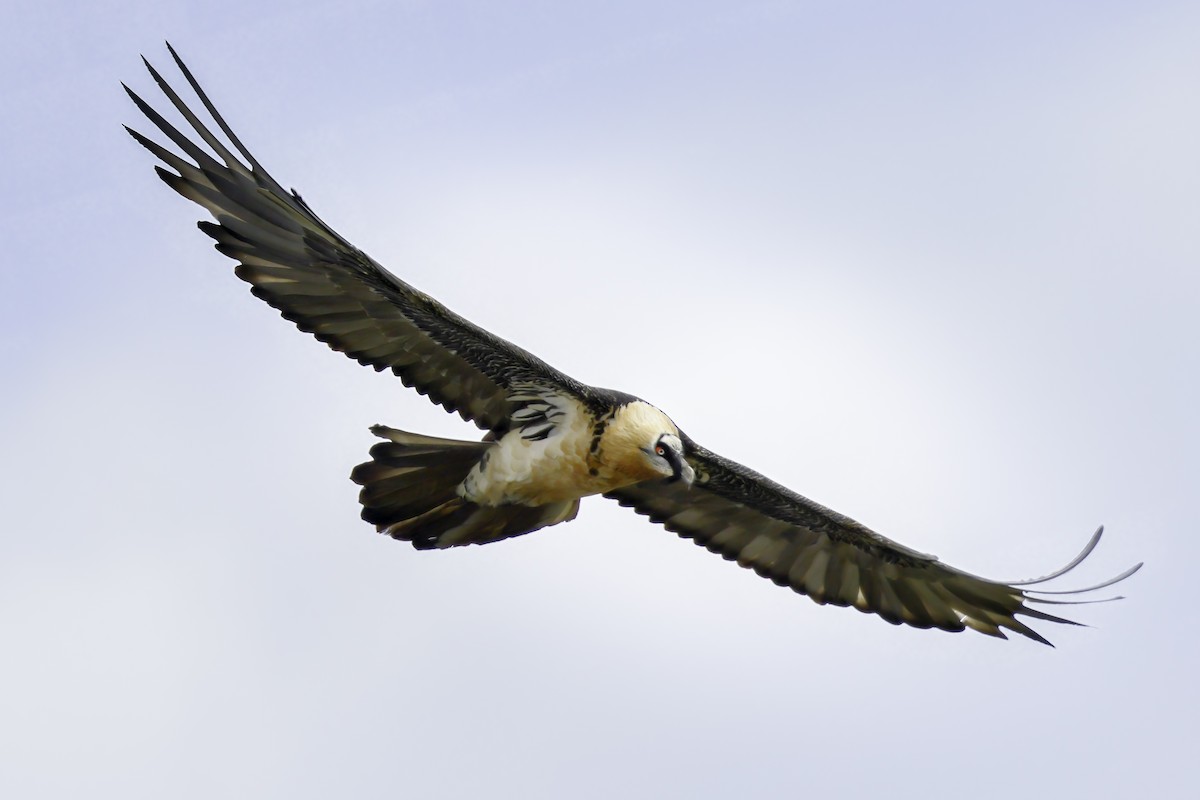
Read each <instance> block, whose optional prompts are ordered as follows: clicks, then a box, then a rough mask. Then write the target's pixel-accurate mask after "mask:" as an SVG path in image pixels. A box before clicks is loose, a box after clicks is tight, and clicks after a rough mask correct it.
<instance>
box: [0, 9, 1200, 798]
mask: <svg viewBox="0 0 1200 800" xmlns="http://www.w3.org/2000/svg"><path fill="white" fill-rule="evenodd" d="M5 27H6V29H7V32H8V36H7V37H6V46H5V48H3V49H0V91H2V93H3V99H4V107H5V108H4V113H3V114H2V115H0V152H3V154H4V169H3V171H0V240H2V241H3V243H4V248H5V251H6V257H5V261H6V263H5V264H4V268H3V269H2V270H0V357H2V358H3V385H4V387H5V388H4V391H3V392H2V393H0V436H2V439H3V443H4V444H3V448H0V504H2V507H3V509H4V519H3V522H2V523H0V795H3V796H5V797H122V798H128V797H175V798H190V797H196V798H201V797H204V798H208V797H214V796H244V797H281V798H283V797H286V798H304V797H328V796H332V795H334V794H337V795H339V796H349V797H389V798H393V797H450V798H455V797H504V798H509V797H511V798H564V797H571V798H608V797H624V796H631V797H728V796H829V795H832V794H834V793H836V794H837V795H838V796H845V797H850V796H867V795H871V794H881V793H887V794H888V795H889V796H892V797H900V798H903V797H916V796H920V797H925V798H928V797H948V796H969V797H974V798H993V797H1006V798H1007V797H1013V796H1039V797H1083V796H1091V797H1145V796H1178V795H1179V792H1180V790H1181V788H1182V787H1185V786H1186V785H1188V784H1189V783H1191V784H1193V785H1194V778H1193V769H1192V762H1193V760H1194V758H1195V752H1196V745H1197V738H1196V728H1195V719H1196V713H1197V710H1198V706H1200V702H1198V692H1197V689H1196V682H1195V676H1196V675H1197V674H1198V673H1200V654H1198V647H1200V645H1198V644H1197V633H1198V631H1197V623H1196V621H1195V619H1194V616H1193V594H1194V589H1193V586H1192V584H1193V582H1194V577H1193V569H1194V564H1195V562H1196V560H1197V556H1198V555H1200V554H1198V550H1200V547H1198V546H1197V529H1198V522H1200V520H1198V517H1200V515H1198V514H1197V512H1196V505H1197V496H1196V495H1197V485H1198V483H1200V480H1198V479H1200V457H1198V455H1197V453H1198V452H1200V435H1198V434H1200V429H1198V427H1200V426H1198V425H1197V413H1196V409H1197V408H1200V391H1198V381H1197V372H1198V370H1197V367H1198V366H1200V270H1198V266H1200V224H1198V221H1200V192H1198V191H1197V184H1198V182H1200V150H1198V149H1197V142H1200V100H1198V95H1197V93H1196V86H1197V84H1198V83H1200V47H1197V46H1196V43H1197V41H1198V40H1200V6H1197V4H1195V3H1192V2H1140V3H1129V2H1119V3H1118V2H1055V3H1045V2H1017V3H1005V4H995V3H961V2H914V3H893V2H853V3H840V2H839V3H834V2H826V3H799V2H798V3H786V2H770V3H756V2H748V3H705V2H694V1H693V2H637V3H590V2H586V3H552V2H540V3H538V2H528V3H482V2H475V3H457V2H446V3H424V2H411V3H385V2H376V3H370V2H365V3H356V2H344V3H338V4H333V3H319V4H305V3H297V2H287V3H261V4H244V3H232V2H218V3H209V4H201V3H179V2H166V3H151V2H143V1H141V0H129V1H128V2H120V1H115V2H109V3H103V4H93V5H86V4H70V3H65V2H45V3H41V4H37V5H36V6H35V5H34V4H32V3H17V4H16V5H15V6H14V7H12V8H11V9H9V10H7V11H6V15H5ZM163 39H170V40H171V41H172V43H173V44H175V45H176V47H177V48H178V49H179V50H180V52H181V53H182V55H183V56H184V57H185V58H186V59H188V61H189V63H190V66H191V67H192V69H193V70H194V71H195V72H196V74H197V76H198V77H199V79H200V80H201V81H202V82H203V83H204V84H205V86H206V87H207V89H208V91H209V92H210V94H211V95H212V97H213V98H214V100H215V101H216V103H217V104H218V106H219V107H220V108H221V109H222V110H223V112H224V113H225V115H226V117H227V118H228V119H229V120H230V122H231V123H232V124H233V126H234V128H235V129H236V130H237V131H238V132H239V133H240V135H241V137H242V138H243V139H244V140H245V141H246V142H247V144H249V146H250V147H251V148H252V149H253V150H254V151H255V152H256V154H257V155H258V157H259V158H260V160H262V161H263V162H264V163H265V165H266V166H267V168H268V169H270V170H271V171H272V172H273V173H274V174H275V175H276V177H277V178H279V179H280V181H281V182H283V183H284V184H285V185H289V186H292V185H294V186H296V187H297V188H298V189H299V190H300V191H301V192H302V193H303V194H304V195H305V197H306V198H307V199H308V200H309V201H310V203H311V204H312V205H313V206H314V208H315V209H316V210H317V212H318V213H319V214H321V215H322V217H324V218H325V219H326V220H327V221H328V222H329V223H331V224H332V225H333V226H334V227H335V228H337V229H338V230H339V231H340V232H342V233H343V234H344V235H346V236H347V237H348V238H350V239H351V240H352V241H354V242H356V243H357V244H358V245H359V246H361V247H362V248H363V249H365V250H366V251H368V252H369V253H371V254H372V255H373V256H374V257H375V258H377V259H378V260H380V261H381V262H382V263H384V264H386V265H387V266H388V267H389V268H391V269H392V270H393V271H395V272H396V273H398V274H399V275H401V276H402V277H404V278H405V279H407V280H409V281H411V282H412V283H413V284H415V285H416V286H418V287H420V288H422V289H424V290H426V291H428V292H430V293H431V294H433V295H434V296H435V297H437V298H439V299H440V300H442V301H443V302H445V303H446V304H447V305H449V306H450V307H451V308H453V309H455V310H456V311H458V312H459V313H461V314H463V315H465V316H467V317H469V318H471V319H473V320H475V321H476V322H478V323H480V324H481V325H483V326H485V327H487V328H489V329H491V330H493V331H495V332H496V333H498V334H500V335H502V336H504V337H506V338H508V339H511V340H512V341H515V342H517V343H518V344H520V345H522V346H524V347H526V348H528V349H530V350H532V351H533V352H535V353H537V354H539V355H540V356H542V357H543V358H545V359H546V360H548V361H550V362H551V363H553V364H555V365H556V366H558V367H560V368H561V369H563V370H564V371H566V372H568V373H570V374H572V375H573V376H575V377H577V378H579V379H581V380H584V381H587V382H589V383H595V384H600V385H604V386H611V387H614V388H621V389H625V390H628V391H631V392H634V393H637V394H639V395H641V396H643V397H645V398H647V399H648V400H650V401H651V402H654V403H656V404H657V405H659V406H661V407H662V408H664V409H665V410H666V411H667V412H668V413H670V414H671V415H672V416H673V417H674V419H675V420H676V421H677V422H678V423H679V424H680V425H681V426H682V427H683V428H685V429H686V430H687V431H688V432H689V433H690V434H691V435H692V436H693V437H695V438H696V439H698V440H699V441H701V442H703V443H705V444H706V445H707V446H709V447H711V448H712V449H714V450H717V451H718V452H721V453H723V454H725V455H727V456H729V457H732V458H735V459H737V460H739V461H742V462H744V463H746V464H748V465H750V466H752V467H754V468H755V469H758V470H759V471H761V472H764V473H765V474H767V475H769V476H771V477H773V478H775V479H776V480H779V481H781V482H783V483H785V484H787V485H789V486H791V487H793V488H795V489H796V490H797V491H800V492H801V493H803V494H805V495H807V496H810V497H812V498H813V499H815V500H817V501H819V502H821V503H824V504H826V505H829V506H831V507H833V508H835V509H837V510H839V511H842V512H844V513H846V514H849V515H850V516H853V517H855V518H856V519H859V520H860V521H862V522H864V523H866V524H868V525H870V526H871V527H873V528H875V529H876V530H878V531H880V532H882V533H884V534H885V535H888V536H891V537H893V538H896V539H898V540H900V541H902V542H904V543H906V544H908V545H910V546H912V547H915V548H918V549H921V550H924V551H926V552H933V553H936V554H938V555H939V556H940V557H942V558H943V559H945V560H946V561H948V562H950V563H952V564H954V565H956V566H959V567H962V568H964V569H968V570H971V571H973V572H978V573H982V574H985V575H988V576H990V577H998V578H1014V579H1015V578H1019V577H1025V576H1030V575H1035V574H1040V573H1042V572H1044V571H1046V570H1049V569H1051V568H1053V567H1056V566H1058V565H1059V564H1060V563H1062V562H1065V561H1066V560H1067V559H1069V558H1070V557H1071V556H1072V555H1074V553H1075V552H1076V550H1077V549H1078V548H1079V547H1080V546H1082V545H1083V543H1084V542H1085V541H1086V539H1087V537H1088V535H1089V534H1090V533H1091V531H1092V530H1093V529H1094V528H1095V526H1096V525H1098V524H1100V523H1104V524H1105V525H1106V526H1107V530H1108V536H1107V537H1106V539H1105V541H1104V542H1103V543H1102V544H1101V547H1100V549H1099V550H1098V551H1097V552H1096V554H1095V555H1094V556H1093V558H1092V561H1091V562H1089V564H1088V565H1087V566H1086V567H1085V568H1082V569H1081V570H1080V572H1081V575H1080V578H1079V579H1080V580H1081V581H1082V580H1087V579H1099V578H1102V577H1105V576H1106V575H1107V574H1111V573H1114V572H1116V571H1119V570H1121V569H1123V568H1125V567H1126V566H1128V565H1129V564H1131V563H1133V562H1135V561H1138V560H1142V559H1144V560H1146V562H1147V566H1146V568H1145V569H1144V570H1143V572H1142V573H1141V574H1139V575H1138V576H1137V577H1135V578H1134V579H1132V580H1130V581H1129V582H1128V583H1127V584H1126V585H1125V586H1124V587H1123V591H1124V593H1125V594H1127V595H1128V596H1129V599H1127V600H1125V601H1124V602H1121V603H1116V604H1109V605H1105V606H1094V607H1087V608H1083V609H1080V610H1079V611H1078V613H1077V615H1076V616H1077V617H1078V618H1079V619H1080V620H1082V621H1084V622H1088V623H1090V624H1092V625H1094V627H1093V628H1090V629H1083V628H1079V629H1064V628H1061V627H1057V626H1055V627H1051V628H1046V627H1043V631H1044V632H1046V633H1048V634H1049V635H1050V637H1051V638H1052V639H1053V640H1054V641H1055V643H1056V644H1057V645H1058V648H1057V649H1056V650H1051V649H1049V648H1043V647H1040V646H1037V645H1035V644H1033V643H1029V642H1026V641H1012V642H1000V641H995V640H992V639H989V638H986V637H983V636H979V635H974V634H961V635H953V636H952V635H948V634H941V633H936V632H922V631H914V630H911V629H907V628H893V627H891V626H889V625H887V624H885V623H883V622H881V621H880V620H878V619H877V618H875V617H868V616H865V615H861V614H858V613H856V612H854V611H852V610H846V609H830V608H824V609H823V608H819V607H817V606H815V605H814V604H812V603H811V602H810V601H808V600H807V599H805V598H803V597H799V596H796V595H794V594H792V593H790V592H788V591H786V590H783V589H779V588H777V587H774V586H772V585H771V584H770V583H769V582H767V581H764V580H762V579H759V578H757V577H755V576H754V575H752V574H751V573H749V572H747V571H745V570H741V569H739V568H738V567H736V566H734V565H731V564H727V563H725V562H724V561H722V560H721V559H719V558H717V557H716V556H713V555H711V554H709V553H707V552H705V551H704V550H702V549H701V548H698V547H695V546H694V545H692V544H690V543H688V542H685V541H682V540H679V539H677V538H676V537H675V536H674V535H672V534H669V533H667V532H665V531H663V530H662V529H660V528H657V527H655V526H653V525H651V524H649V523H648V522H646V521H645V520H644V519H642V518H640V517H637V516H635V515H633V514H632V513H630V512H628V511H626V510H624V509H620V508H618V507H616V506H615V505H613V504H610V503H607V502H605V501H602V500H592V501H590V502H585V503H584V507H583V509H582V511H581V514H580V518H579V519H578V520H577V521H575V522H573V523H571V524H570V525H567V526H561V527H558V528H553V529H550V530H547V531H544V532H542V533H539V534H536V535H533V536H529V537H524V538H521V539H517V540H514V541H510V542H505V543H501V544H497V545H494V546H489V547H486V548H469V549H464V550H459V551H452V552H444V553H417V552H415V551H413V550H412V549H411V548H409V547H408V546H406V545H403V544H399V543H396V542H393V541H390V540H386V539H384V538H382V537H379V536H377V535H375V534H374V532H373V531H372V529H371V528H370V527H369V526H368V525H366V524H365V523H363V522H361V521H360V520H359V519H358V506H357V503H356V487H355V486H354V485H353V484H351V483H350V481H349V480H348V479H347V474H348V473H349V471H350V469H351V468H352V467H353V466H354V465H355V464H357V463H358V462H359V461H361V460H363V459H364V457H365V455H366V451H367V448H368V447H369V446H370V444H371V442H372V437H371V436H370V434H369V433H368V431H367V426H368V425H370V424H372V423H376V422H384V423H387V424H390V425H394V426H397V427H402V428H407V429H411V430H416V431H422V432H428V433H434V434H440V435H448V436H459V437H468V436H473V435H474V429H473V428H472V427H471V426H468V425H467V424H465V423H462V422H461V421H460V420H458V419H457V418H456V417H450V416H448V415H446V414H444V413H443V412H441V411H440V410H439V409H437V408H435V407H433V406H432V405H430V404H429V403H428V402H427V401H425V400H424V399H423V398H420V397H418V396H417V395H415V394H414V393H412V392H410V391H408V390H405V389H404V388H403V387H402V386H401V385H400V384H399V382H398V381H397V380H395V379H393V378H390V377H388V376H382V375H377V374H375V373H374V372H372V371H370V370H366V369H363V368H361V367H359V366H357V365H356V364H354V363H353V362H351V361H349V360H348V359H345V358H343V357H341V356H338V355H336V354H333V353H330V352H329V351H327V350H326V349H325V348H324V347H323V346H322V345H320V344H318V343H316V342H315V341H313V340H311V339H309V338H308V337H306V336H303V335H301V334H299V333H297V332H296V331H295V330H294V329H292V328H291V326H290V325H289V324H287V323H284V322H283V321H282V320H280V319H279V318H278V317H277V315H276V314H275V312H274V311H272V310H271V309H269V308H268V307H266V306H265V305H264V304H262V303H260V302H258V301H257V300H255V299H253V298H252V297H251V296H250V295H249V293H248V292H247V291H246V287H245V286H244V284H241V283H240V282H239V281H237V280H236V279H235V278H234V277H233V276H232V271H231V266H232V265H231V263H230V262H228V261H227V260H226V259H224V257H222V256H220V255H219V254H217V253H216V252H215V251H213V250H212V249H211V247H209V244H210V242H209V240H208V239H207V238H206V237H204V236H203V235H202V234H200V233H199V232H198V231H197V230H196V229H195V227H194V223H195V221H196V220H197V219H198V218H199V214H198V209H197V208H196V207H194V206H192V205H191V204H189V203H188V202H186V201H184V200H183V199H181V198H179V197H177V196H175V195H174V194H173V193H171V192H170V191H169V190H168V189H167V188H166V187H165V186H164V185H162V184H161V183H160V182H159V181H158V180H157V179H156V178H155V177H154V173H153V171H152V169H151V166H152V163H153V159H152V158H151V157H150V155H149V154H148V153H146V152H144V151H143V150H141V149H140V148H139V147H137V146H136V145H135V144H134V143H133V142H132V141H131V140H129V139H128V138H127V137H126V136H125V134H124V133H123V132H122V130H121V128H120V124H121V123H130V124H134V125H136V126H138V127H140V128H142V129H143V130H146V131H147V132H148V130H147V129H148V127H149V126H148V124H147V123H145V122H143V121H142V120H141V119H139V115H138V114H137V112H136V110H135V109H134V108H133V107H132V105H131V104H130V103H129V102H128V100H127V99H126V98H125V97H124V95H123V93H122V92H121V90H120V86H119V83H118V82H119V81H122V80H124V81H126V82H128V83H129V84H130V85H131V86H132V87H133V88H135V89H136V90H138V91H139V92H141V93H142V94H143V95H144V96H146V97H147V98H154V99H155V100H154V101H155V102H156V103H157V104H158V105H160V106H162V105H163V104H164V103H165V101H161V102H160V101H159V100H158V99H157V93H156V90H155V89H154V86H153V83H152V81H151V80H150V78H149V77H148V75H147V74H146V73H145V71H144V70H143V68H142V66H141V64H140V61H139V60H138V55H139V54H141V53H144V54H145V55H147V56H148V57H149V58H150V59H151V60H152V61H153V62H154V63H155V64H156V65H158V66H159V67H160V68H161V69H163V70H164V73H165V74H167V75H168V77H170V76H174V75H177V73H175V71H174V69H173V67H172V66H171V64H170V60H169V57H168V56H167V54H166V51H165V47H164V46H163V45H162V40H163ZM177 82H179V83H182V82H181V81H177ZM180 88H182V87H180ZM733 372H736V373H738V374H742V375H750V376H752V380H751V381H749V382H745V381H731V380H730V379H729V376H730V375H731V374H732V373H733Z"/></svg>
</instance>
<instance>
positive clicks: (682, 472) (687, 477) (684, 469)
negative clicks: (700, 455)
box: [667, 458, 696, 486]
mask: <svg viewBox="0 0 1200 800" xmlns="http://www.w3.org/2000/svg"><path fill="white" fill-rule="evenodd" d="M671 466H673V467H675V474H674V475H672V476H671V477H669V478H667V483H675V481H683V484H684V485H685V486H691V485H692V481H694V480H696V470H694V469H692V465H691V464H689V463H688V462H687V461H685V460H684V459H682V458H681V459H679V460H678V461H673V463H672V464H671Z"/></svg>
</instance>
